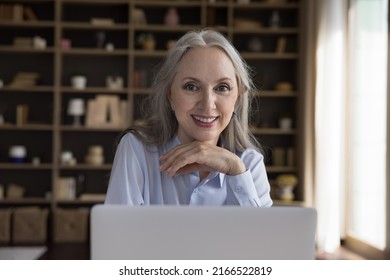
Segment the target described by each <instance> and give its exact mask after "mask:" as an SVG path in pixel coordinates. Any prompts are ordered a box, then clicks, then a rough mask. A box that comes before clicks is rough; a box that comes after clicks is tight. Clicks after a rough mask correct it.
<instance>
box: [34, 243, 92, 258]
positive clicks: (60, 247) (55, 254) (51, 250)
mask: <svg viewBox="0 0 390 280" xmlns="http://www.w3.org/2000/svg"><path fill="white" fill-rule="evenodd" d="M39 259H40V260H89V259H90V246H89V243H52V244H48V245H47V251H46V252H45V253H44V254H43V255H42V256H41V257H40V258H39Z"/></svg>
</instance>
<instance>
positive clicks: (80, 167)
mask: <svg viewBox="0 0 390 280" xmlns="http://www.w3.org/2000/svg"><path fill="white" fill-rule="evenodd" d="M111 167H112V165H111V164H102V165H91V164H83V163H78V164H76V165H75V166H66V165H61V166H60V169H61V170H111Z"/></svg>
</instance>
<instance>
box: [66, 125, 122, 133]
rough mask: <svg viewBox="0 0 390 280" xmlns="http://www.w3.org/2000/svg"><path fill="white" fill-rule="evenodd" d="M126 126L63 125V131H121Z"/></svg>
mask: <svg viewBox="0 0 390 280" xmlns="http://www.w3.org/2000/svg"><path fill="white" fill-rule="evenodd" d="M124 129H125V128H124V127H123V128H118V127H87V126H74V125H61V127H60V130H61V131H64V132H66V131H72V132H75V131H77V132H120V131H122V130H124Z"/></svg>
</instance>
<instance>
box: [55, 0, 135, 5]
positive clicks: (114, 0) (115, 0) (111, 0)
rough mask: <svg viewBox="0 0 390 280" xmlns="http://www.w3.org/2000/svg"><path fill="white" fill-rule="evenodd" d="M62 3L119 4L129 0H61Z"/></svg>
mask: <svg viewBox="0 0 390 280" xmlns="http://www.w3.org/2000/svg"><path fill="white" fill-rule="evenodd" d="M62 2H63V4H78V5H119V4H129V0H62Z"/></svg>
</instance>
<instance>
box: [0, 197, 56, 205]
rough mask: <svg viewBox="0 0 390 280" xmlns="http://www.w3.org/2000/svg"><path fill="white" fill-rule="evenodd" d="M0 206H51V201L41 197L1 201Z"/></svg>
mask: <svg viewBox="0 0 390 280" xmlns="http://www.w3.org/2000/svg"><path fill="white" fill-rule="evenodd" d="M0 205H50V200H48V199H45V198H39V197H24V198H5V199H0Z"/></svg>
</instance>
